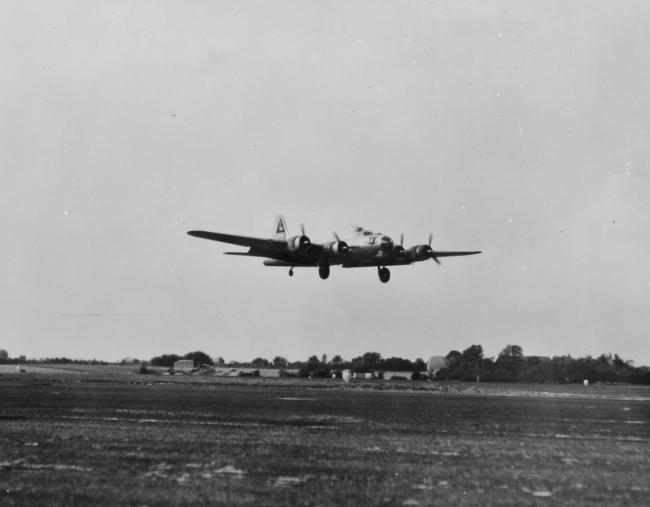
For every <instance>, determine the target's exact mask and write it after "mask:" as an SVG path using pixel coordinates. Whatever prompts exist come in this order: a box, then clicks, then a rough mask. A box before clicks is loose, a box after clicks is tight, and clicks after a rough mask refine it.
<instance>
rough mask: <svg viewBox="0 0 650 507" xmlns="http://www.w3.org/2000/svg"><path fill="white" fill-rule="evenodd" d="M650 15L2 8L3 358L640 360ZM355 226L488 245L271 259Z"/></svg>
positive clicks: (251, 7)
mask: <svg viewBox="0 0 650 507" xmlns="http://www.w3.org/2000/svg"><path fill="white" fill-rule="evenodd" d="M648 26H650V3H649V2H647V1H646V0H640V1H633V0H630V1H626V2H623V3H621V2H616V1H613V0H611V1H575V2H566V1H563V0H557V1H544V2H539V1H533V2H525V1H494V2H485V1H468V2H463V1H460V2H459V1H457V0H449V1H430V2H416V1H396V2H388V1H368V2H349V1H341V2H323V1H313V2H309V1H293V2H290V1H273V2H268V1H262V0H261V1H256V2H252V1H242V0H235V1H232V2H225V1H220V2H214V1H205V2H202V1H190V2H187V1H177V2H171V1H169V2H164V1H158V0H157V1H150V2H146V1H139V2H120V1H115V0H113V1H110V2H106V1H101V2H100V1H95V2H91V1H59V2H46V1H38V2H30V1H24V0H21V1H15V2H4V3H3V16H2V17H1V18H0V34H1V35H0V42H2V43H1V44H0V61H2V67H3V70H2V73H1V75H0V162H1V169H0V170H1V174H2V179H1V185H0V226H1V228H2V240H1V241H2V243H1V248H0V259H1V262H0V277H1V278H0V279H1V280H2V288H1V289H0V309H1V317H2V318H1V321H0V348H4V349H7V350H8V351H9V354H10V355H11V356H18V355H20V354H25V355H27V356H28V357H46V356H70V357H78V358H93V357H95V358H99V359H104V360H119V359H121V358H123V357H125V356H135V357H139V358H143V359H149V358H150V357H152V356H153V355H158V354H161V353H172V352H174V353H181V354H182V353H185V352H188V351H192V350H204V351H206V352H207V353H209V354H211V355H213V356H217V355H219V356H223V357H224V358H226V360H233V359H235V360H250V359H252V358H254V357H256V356H262V357H267V358H269V359H272V358H273V357H274V356H275V355H281V356H284V357H287V358H288V359H290V360H298V359H306V358H307V357H308V356H309V355H311V354H317V355H319V356H320V355H321V354H323V353H325V354H327V355H328V356H330V357H331V356H332V355H334V354H341V355H342V356H343V357H345V358H348V359H349V358H351V357H353V356H356V355H360V354H362V353H364V352H366V351H371V350H372V351H378V352H380V353H381V354H382V355H383V356H385V357H387V356H393V355H397V356H403V357H409V358H411V359H414V358H416V357H424V358H427V357H429V356H430V355H444V354H446V353H447V352H449V351H450V350H452V349H458V350H463V349H465V348H467V347H468V346H470V345H471V344H474V343H478V344H482V345H483V347H484V349H485V353H486V355H487V356H495V355H497V354H498V353H499V351H500V350H501V349H503V347H505V346H506V345H508V344H519V345H521V346H522V347H523V349H524V353H525V354H528V355H549V356H551V355H563V354H572V355H574V356H582V355H586V354H591V355H598V354H601V353H608V352H611V353H618V354H619V355H621V356H622V357H623V358H624V359H632V360H634V361H635V362H636V364H637V365H638V364H650V347H649V346H648V338H649V330H650V267H649V266H650V263H649V261H648V256H649V253H650V218H649V217H650V213H649V211H650V210H649V206H650V177H649V174H648V165H649V162H650V143H649V142H648V140H649V139H650V118H649V115H650V59H648V48H650V30H648ZM277 213H283V214H284V215H285V216H286V218H287V222H288V226H289V230H290V231H291V232H298V231H299V224H300V223H304V224H305V227H306V229H307V233H308V235H309V236H310V237H311V239H312V241H315V242H318V241H325V240H328V239H330V238H331V235H332V232H333V231H336V232H338V233H339V234H340V235H341V236H345V235H347V234H348V233H349V232H350V224H352V223H358V224H360V225H363V226H365V227H367V228H370V229H373V230H378V231H381V232H383V233H385V234H388V235H390V236H392V237H393V238H399V234H400V233H401V232H403V233H405V236H406V241H405V244H406V246H411V245H413V244H417V243H425V242H426V240H427V236H428V234H429V232H432V233H433V235H434V242H433V247H434V248H438V249H460V250H462V249H472V250H473V249H477V250H483V251H484V254H483V255H478V256H472V257H459V258H449V259H442V266H437V265H436V264H435V263H433V262H426V263H418V264H415V265H412V266H405V267H395V268H393V269H392V277H391V280H390V282H389V283H388V284H382V283H380V282H379V280H378V278H377V274H376V270H375V269H356V270H353V269H349V270H344V269H341V268H337V267H335V268H332V273H331V276H330V278H329V279H328V280H325V281H323V280H321V279H320V278H319V277H318V273H317V270H316V269H302V268H301V269H296V274H295V276H294V277H293V278H289V276H287V270H286V269H285V268H270V267H264V266H263V265H262V260H261V259H254V258H253V259H251V258H241V257H229V256H224V255H221V253H222V252H224V251H231V250H242V249H241V248H238V247H232V246H228V245H224V244H219V243H215V242H210V241H205V240H200V239H196V238H192V237H189V236H187V235H186V231H187V230H191V229H204V230H212V231H219V232H228V233H235V234H245V235H252V236H262V237H266V236H270V235H271V233H272V232H273V231H272V226H273V220H274V217H275V215H276V214H277Z"/></svg>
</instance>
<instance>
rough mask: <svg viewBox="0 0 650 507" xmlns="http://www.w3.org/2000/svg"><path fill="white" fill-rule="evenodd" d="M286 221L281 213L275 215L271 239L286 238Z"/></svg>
mask: <svg viewBox="0 0 650 507" xmlns="http://www.w3.org/2000/svg"><path fill="white" fill-rule="evenodd" d="M287 234H288V232H287V222H286V221H285V220H284V217H283V216H282V215H278V216H277V217H275V227H274V229H273V239H277V240H280V241H284V240H286V239H287Z"/></svg>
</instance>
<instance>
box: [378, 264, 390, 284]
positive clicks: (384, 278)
mask: <svg viewBox="0 0 650 507" xmlns="http://www.w3.org/2000/svg"><path fill="white" fill-rule="evenodd" d="M377 274H378V275H379V280H380V281H381V283H386V282H388V280H390V271H389V269H388V268H378V269H377Z"/></svg>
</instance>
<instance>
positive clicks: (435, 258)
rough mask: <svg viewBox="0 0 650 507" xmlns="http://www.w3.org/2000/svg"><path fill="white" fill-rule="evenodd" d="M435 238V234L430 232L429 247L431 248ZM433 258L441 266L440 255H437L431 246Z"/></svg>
mask: <svg viewBox="0 0 650 507" xmlns="http://www.w3.org/2000/svg"><path fill="white" fill-rule="evenodd" d="M432 239H433V234H431V233H429V248H431V240H432ZM431 258H432V259H433V260H434V261H436V264H437V265H438V266H440V261H439V260H438V257H436V253H435V252H434V251H433V248H431Z"/></svg>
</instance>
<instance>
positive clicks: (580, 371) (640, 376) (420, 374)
mask: <svg viewBox="0 0 650 507" xmlns="http://www.w3.org/2000/svg"><path fill="white" fill-rule="evenodd" d="M179 359H192V360H194V365H195V366H197V367H198V366H201V365H202V364H209V365H215V366H223V367H231V368H277V369H280V370H294V372H295V371H297V373H293V372H291V373H289V372H288V373H287V374H288V375H298V376H300V377H330V376H332V374H334V375H340V373H341V372H342V371H343V370H350V371H352V372H355V373H373V374H374V375H375V376H377V377H383V376H384V375H383V374H384V373H385V372H409V373H410V374H411V375H410V377H411V378H414V379H417V378H432V379H435V380H463V381H470V382H475V381H477V380H479V381H481V382H527V383H575V382H583V381H584V380H588V381H589V382H590V383H593V382H607V383H631V384H650V369H648V368H646V367H642V368H636V367H634V366H633V364H632V362H631V361H624V360H623V359H621V358H620V357H619V356H618V355H617V354H615V355H614V356H612V355H611V354H602V355H600V356H598V357H595V358H594V357H591V356H586V357H580V358H573V357H571V356H555V357H552V358H551V357H540V356H528V357H527V356H524V351H523V349H522V347H520V346H519V345H508V346H506V347H505V348H504V349H503V350H502V351H501V352H500V353H499V355H498V356H497V357H496V358H492V357H484V354H483V347H482V346H481V345H471V346H470V347H468V348H466V349H465V350H463V351H462V352H461V351H458V350H452V351H451V352H449V353H448V354H447V355H446V356H445V357H444V358H442V357H439V358H431V360H429V363H428V364H427V363H425V361H424V360H423V359H421V358H417V359H416V360H415V361H411V360H410V359H405V358H402V357H388V358H384V357H382V356H381V354H380V353H379V352H366V353H365V354H363V355H361V356H358V357H355V358H353V359H351V360H349V361H348V360H345V359H343V358H342V357H341V356H340V355H335V356H333V357H332V358H331V359H328V358H327V356H326V355H322V356H321V357H320V358H319V357H318V356H316V355H313V356H311V357H309V358H308V359H307V360H306V361H295V362H290V361H288V360H287V359H285V358H284V357H281V356H276V357H275V358H273V360H268V359H264V358H261V357H256V358H255V359H253V360H252V361H250V362H238V361H230V362H228V363H226V362H225V361H224V360H223V358H221V357H218V358H216V359H215V360H212V359H211V358H210V357H209V356H208V355H207V354H205V353H204V352H200V351H197V352H190V353H188V354H185V355H184V356H180V355H177V354H167V355H162V356H157V357H154V358H152V359H151V364H152V365H153V366H166V367H171V366H173V364H174V362H175V361H177V360H179ZM434 359H435V360H434Z"/></svg>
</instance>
